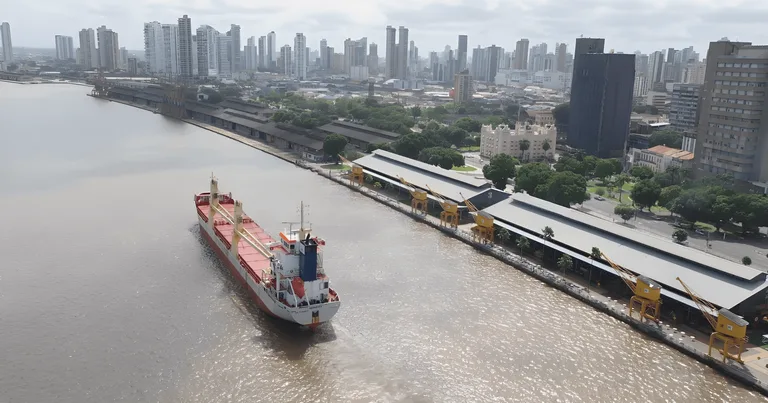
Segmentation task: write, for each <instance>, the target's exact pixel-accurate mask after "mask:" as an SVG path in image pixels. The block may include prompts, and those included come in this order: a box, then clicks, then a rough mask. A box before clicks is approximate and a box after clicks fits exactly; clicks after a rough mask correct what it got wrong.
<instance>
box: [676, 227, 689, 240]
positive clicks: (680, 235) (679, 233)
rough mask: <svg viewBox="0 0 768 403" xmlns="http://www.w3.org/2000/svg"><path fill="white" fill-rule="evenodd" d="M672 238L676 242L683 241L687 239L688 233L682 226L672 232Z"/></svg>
mask: <svg viewBox="0 0 768 403" xmlns="http://www.w3.org/2000/svg"><path fill="white" fill-rule="evenodd" d="M672 239H674V240H675V242H677V243H683V242H685V241H686V240H688V233H687V232H685V230H684V229H682V228H680V229H677V230H675V232H673V233H672Z"/></svg>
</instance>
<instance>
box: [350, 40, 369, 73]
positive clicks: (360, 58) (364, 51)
mask: <svg viewBox="0 0 768 403" xmlns="http://www.w3.org/2000/svg"><path fill="white" fill-rule="evenodd" d="M367 65H368V38H360V39H358V40H352V39H349V38H347V39H346V40H345V41H344V73H346V74H351V70H352V67H353V66H367ZM366 78H367V77H366Z"/></svg>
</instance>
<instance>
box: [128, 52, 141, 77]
mask: <svg viewBox="0 0 768 403" xmlns="http://www.w3.org/2000/svg"><path fill="white" fill-rule="evenodd" d="M128 74H130V75H131V76H136V75H138V74H139V63H138V61H137V60H136V58H135V57H129V58H128Z"/></svg>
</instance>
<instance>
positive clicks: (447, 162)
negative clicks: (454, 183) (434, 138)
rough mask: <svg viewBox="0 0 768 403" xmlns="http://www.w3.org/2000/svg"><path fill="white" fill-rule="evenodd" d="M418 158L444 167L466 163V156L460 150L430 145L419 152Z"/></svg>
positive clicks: (448, 167) (449, 167)
mask: <svg viewBox="0 0 768 403" xmlns="http://www.w3.org/2000/svg"><path fill="white" fill-rule="evenodd" d="M418 160H419V161H421V162H426V163H427V164H430V165H437V166H439V167H441V168H443V169H451V168H453V167H454V166H463V165H464V156H463V155H461V153H460V152H458V151H456V150H453V149H450V148H445V147H430V148H425V149H423V150H421V151H420V152H419V157H418Z"/></svg>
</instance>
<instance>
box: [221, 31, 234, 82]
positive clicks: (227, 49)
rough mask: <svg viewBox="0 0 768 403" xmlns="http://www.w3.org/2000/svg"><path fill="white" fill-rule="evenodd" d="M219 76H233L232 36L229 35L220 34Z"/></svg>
mask: <svg viewBox="0 0 768 403" xmlns="http://www.w3.org/2000/svg"><path fill="white" fill-rule="evenodd" d="M218 48H219V76H221V77H232V69H233V68H234V66H233V65H232V60H233V56H232V50H233V48H232V37H231V36H229V35H219V43H218Z"/></svg>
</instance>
